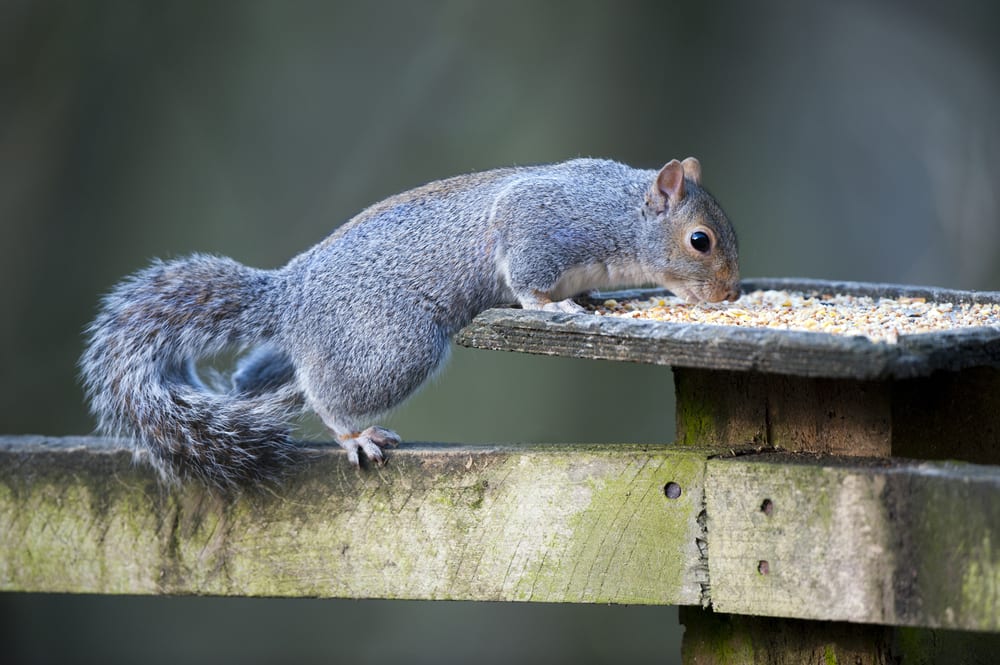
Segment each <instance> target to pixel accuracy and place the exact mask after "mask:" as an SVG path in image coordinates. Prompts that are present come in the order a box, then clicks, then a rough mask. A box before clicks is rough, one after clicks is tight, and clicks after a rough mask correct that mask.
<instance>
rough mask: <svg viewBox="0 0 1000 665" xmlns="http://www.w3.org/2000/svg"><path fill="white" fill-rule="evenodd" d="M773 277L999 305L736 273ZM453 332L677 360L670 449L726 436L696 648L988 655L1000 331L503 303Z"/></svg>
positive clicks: (517, 346) (690, 623) (994, 568)
mask: <svg viewBox="0 0 1000 665" xmlns="http://www.w3.org/2000/svg"><path fill="white" fill-rule="evenodd" d="M771 289H775V290H788V291H801V292H805V293H807V294H813V295H815V296H818V297H822V296H824V295H833V294H851V295H855V296H871V297H873V298H875V299H878V298H883V297H885V298H900V297H905V298H911V299H926V300H928V301H935V302H940V303H953V304H955V305H959V304H961V303H998V302H1000V293H983V292H962V291H952V290H944V289H934V288H918V287H910V286H894V285H883V284H862V283H843V282H827V281H815V280H790V279H776V280H775V279H772V280H757V281H751V282H745V283H744V292H752V291H755V290H771ZM629 295H631V296H636V295H648V294H642V293H641V292H632V293H630V294H626V296H629ZM618 297H620V296H618ZM737 304H738V303H737ZM458 343H459V344H462V345H465V346H470V347H475V348H482V349H496V350H505V351H522V352H528V353H540V354H548V355H561V356H571V357H576V358H596V359H608V360H623V361H632V362H643V363H653V364H658V365H667V366H670V367H672V368H673V372H674V382H675V388H676V393H677V438H676V444H677V446H679V447H698V448H704V449H710V450H714V451H716V452H715V454H714V455H709V456H708V460H707V466H706V473H705V477H704V486H703V508H704V510H703V511H702V512H701V513H700V514H699V515H698V516H697V520H698V522H699V523H700V524H701V526H702V528H701V530H700V531H697V541H698V543H697V544H698V546H699V548H700V550H701V552H702V554H703V555H704V567H703V571H704V572H703V573H702V574H703V577H704V579H702V580H701V581H700V584H701V588H702V593H701V596H700V599H699V600H700V603H696V604H683V606H682V609H681V621H682V623H683V624H684V625H685V626H686V633H685V638H684V648H683V651H684V661H685V662H686V663H744V662H761V663H763V662H767V663H805V662H819V663H832V662H838V663H845V662H849V663H889V662H900V660H902V662H921V663H922V662H937V659H943V660H946V661H947V662H993V660H992V659H993V658H994V657H996V653H997V651H996V647H997V646H1000V641H998V640H997V638H996V634H997V631H1000V501H998V499H1000V467H998V466H996V465H998V464H1000V445H998V443H1000V442H998V432H1000V328H996V327H977V328H964V329H951V330H944V331H941V332H932V333H922V334H916V335H901V336H899V338H898V340H896V341H894V342H884V341H882V342H880V341H872V340H871V339H869V338H867V337H860V336H855V337H846V336H840V335H834V334H826V333H816V332H794V331H789V330H778V329H771V328H744V327H736V326H715V325H692V324H686V323H664V322H657V321H648V320H636V319H629V318H617V317H608V316H594V315H588V314H573V315H569V314H565V315H564V314H551V313H541V312H531V311H521V310H516V309H506V310H504V309H497V310H491V311H488V312H485V313H483V314H482V315H480V316H479V317H478V318H477V319H476V320H475V321H474V322H473V323H472V324H471V325H470V326H468V327H467V328H466V329H465V330H464V331H462V333H461V334H460V335H459V338H458ZM944 460H947V461H944ZM661 480H662V479H661ZM686 489H687V488H678V487H676V484H674V485H670V484H669V483H668V484H667V485H665V489H664V491H665V492H666V493H667V495H668V496H669V493H670V491H673V492H674V493H679V492H681V491H684V490H686ZM672 533H675V532H672ZM692 574H694V569H692ZM941 629H944V630H941ZM956 631H972V632H956ZM975 631H978V632H975Z"/></svg>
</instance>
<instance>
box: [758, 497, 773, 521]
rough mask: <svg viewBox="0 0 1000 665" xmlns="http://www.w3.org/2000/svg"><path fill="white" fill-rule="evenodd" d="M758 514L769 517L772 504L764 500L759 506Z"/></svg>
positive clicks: (771, 511)
mask: <svg viewBox="0 0 1000 665" xmlns="http://www.w3.org/2000/svg"><path fill="white" fill-rule="evenodd" d="M760 512H762V513H764V514H765V515H767V516H768V517H770V516H771V513H773V512H774V502H773V501H771V500H770V499H764V502H763V503H762V504H760Z"/></svg>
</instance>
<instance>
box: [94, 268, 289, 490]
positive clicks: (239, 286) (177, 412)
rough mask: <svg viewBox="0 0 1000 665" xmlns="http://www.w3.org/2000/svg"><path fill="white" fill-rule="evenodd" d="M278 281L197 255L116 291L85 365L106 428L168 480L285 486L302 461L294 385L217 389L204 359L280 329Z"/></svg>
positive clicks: (223, 485)
mask: <svg viewBox="0 0 1000 665" xmlns="http://www.w3.org/2000/svg"><path fill="white" fill-rule="evenodd" d="M273 297H274V273H273V272H269V271H264V270H256V269H253V268H248V267H246V266H243V265H241V264H239V263H237V262H236V261H233V260H231V259H226V258H221V257H214V256H205V255H194V256H191V257H188V258H185V259H180V260H176V261H171V262H161V261H156V262H155V263H154V264H153V265H152V266H150V267H149V268H146V269H145V270H142V271H139V272H138V273H136V274H134V275H132V276H131V277H129V278H127V279H125V280H124V281H123V282H121V283H120V284H119V285H118V286H116V287H115V288H114V289H113V290H112V291H111V293H109V294H108V295H107V296H106V297H105V298H104V301H103V303H102V308H101V311H100V313H99V314H98V316H97V318H96V319H95V320H94V322H93V323H92V324H91V325H90V327H89V328H88V330H87V332H88V335H89V341H88V344H87V348H86V350H85V351H84V354H83V357H82V358H81V359H80V368H81V374H82V379H83V384H84V387H85V389H86V392H87V397H88V399H89V402H90V409H91V411H92V412H93V414H94V415H95V416H96V417H97V419H98V422H99V426H100V428H101V430H102V431H104V432H106V433H109V434H113V435H120V436H127V437H130V438H131V439H132V440H133V442H134V443H133V446H134V450H135V453H136V456H137V457H138V456H140V455H141V452H142V451H148V453H149V457H150V461H151V462H152V465H153V466H154V467H155V469H156V470H157V472H158V473H159V474H160V477H161V478H162V479H164V480H165V481H167V482H176V481H178V480H179V479H182V478H186V477H194V478H197V479H199V480H201V481H203V482H206V483H208V484H211V485H214V486H217V487H219V488H222V489H224V490H234V489H238V488H239V487H242V486H252V485H257V484H260V483H261V482H267V481H271V480H275V479H276V478H277V477H278V476H280V474H281V472H282V469H283V468H285V467H287V465H288V463H289V461H290V459H291V458H292V457H294V455H295V450H296V446H295V445H294V444H293V443H292V441H291V439H290V427H289V421H290V419H291V418H292V416H293V414H294V410H295V409H296V400H297V396H298V389H297V388H296V387H295V385H294V382H292V383H290V384H286V385H284V386H279V387H276V389H275V390H274V391H272V392H265V393H263V394H261V393H253V394H250V393H240V392H237V391H235V390H233V391H230V392H220V391H215V390H212V389H210V388H208V387H207V386H205V385H204V384H203V383H202V382H201V380H200V379H199V378H198V375H197V373H196V371H195V362H196V361H197V360H198V359H199V358H201V357H205V356H210V355H213V354H216V353H219V352H221V351H223V350H224V349H227V348H232V347H234V346H235V347H245V346H247V345H249V344H252V343H257V342H262V341H266V340H268V339H269V338H271V337H272V336H273V335H274V334H275V332H276V326H277V319H276V316H275V314H274V308H273V307H271V306H269V304H270V301H271V300H272V299H273Z"/></svg>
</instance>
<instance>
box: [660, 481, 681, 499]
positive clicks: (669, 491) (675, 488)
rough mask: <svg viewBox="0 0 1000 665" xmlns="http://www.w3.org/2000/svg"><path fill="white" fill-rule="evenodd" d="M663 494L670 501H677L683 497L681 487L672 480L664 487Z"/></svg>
mask: <svg viewBox="0 0 1000 665" xmlns="http://www.w3.org/2000/svg"><path fill="white" fill-rule="evenodd" d="M663 493H664V494H665V495H666V496H667V498H668V499H676V498H678V497H680V495H681V486H680V485H678V484H677V483H675V482H674V481H672V480H671V481H670V482H669V483H667V484H666V485H664V486H663Z"/></svg>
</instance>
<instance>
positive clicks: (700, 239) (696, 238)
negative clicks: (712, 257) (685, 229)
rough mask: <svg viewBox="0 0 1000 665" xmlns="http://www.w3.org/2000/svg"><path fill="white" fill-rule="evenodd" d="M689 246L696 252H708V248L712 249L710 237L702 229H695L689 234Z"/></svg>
mask: <svg viewBox="0 0 1000 665" xmlns="http://www.w3.org/2000/svg"><path fill="white" fill-rule="evenodd" d="M691 247H693V248H694V249H695V251H697V252H701V253H702V254H708V250H710V249H712V239H711V238H709V237H708V234H707V233H705V232H704V231H695V232H694V233H692V234H691Z"/></svg>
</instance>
